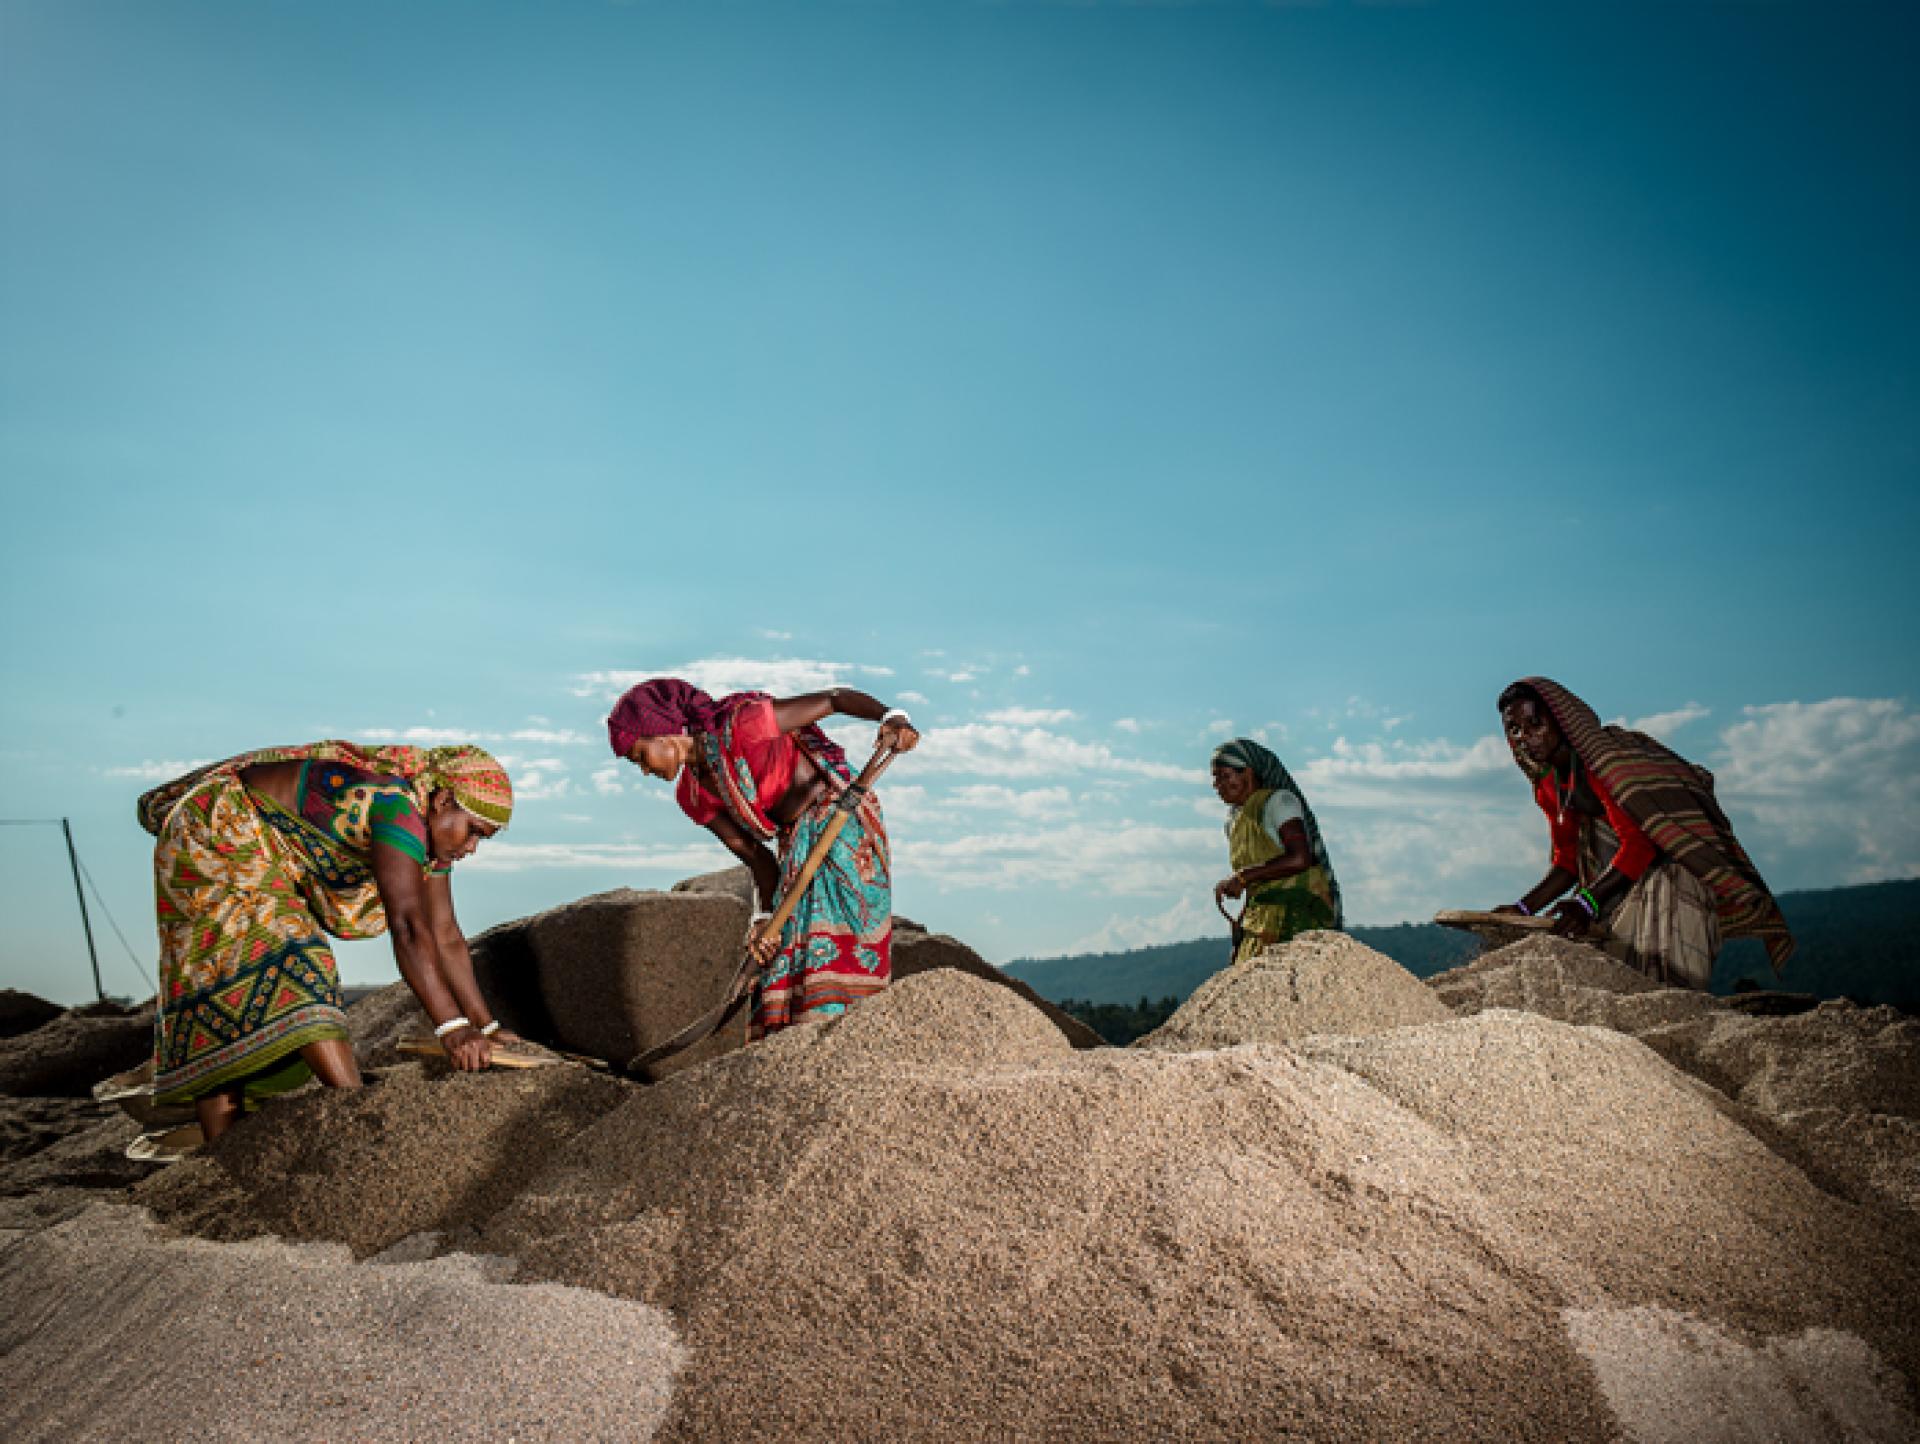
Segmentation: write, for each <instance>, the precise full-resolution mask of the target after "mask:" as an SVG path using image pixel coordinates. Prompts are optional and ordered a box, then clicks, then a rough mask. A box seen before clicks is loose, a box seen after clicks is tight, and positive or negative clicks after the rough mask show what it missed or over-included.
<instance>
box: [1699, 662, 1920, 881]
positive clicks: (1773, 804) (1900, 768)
mask: <svg viewBox="0 0 1920 1444" xmlns="http://www.w3.org/2000/svg"><path fill="white" fill-rule="evenodd" d="M1741 716H1742V718H1743V720H1742V721H1739V722H1736V723H1734V724H1733V725H1732V726H1730V727H1728V728H1726V729H1725V730H1724V731H1723V732H1721V734H1720V744H1721V745H1720V750H1719V752H1718V753H1717V754H1716V755H1715V756H1714V757H1713V758H1711V759H1710V761H1711V762H1712V763H1713V764H1714V766H1715V770H1716V773H1717V789H1716V790H1717V791H1718V793H1719V796H1720V800H1721V803H1722V805H1723V806H1724V807H1725V808H1726V809H1727V812H1728V814H1729V816H1730V817H1731V818H1732V820H1733V823H1734V826H1735V828H1736V829H1737V830H1738V831H1739V833H1740V839H1741V841H1742V842H1743V843H1745V844H1746V847H1747V850H1748V851H1749V852H1751V853H1753V855H1754V858H1755V860H1756V861H1757V862H1759V863H1760V864H1761V868H1762V871H1763V872H1765V873H1766V875H1767V879H1768V881H1769V882H1772V883H1774V884H1775V885H1776V886H1781V887H1807V886H1830V885H1832V884H1833V883H1835V882H1872V881H1877V880H1879V879H1882V878H1890V877H1915V876H1920V714H1916V713H1915V712H1914V711H1913V710H1912V709H1911V708H1910V707H1908V706H1907V704H1906V703H1904V702H1900V701H1896V700H1894V699H1892V698H1859V697H1833V698H1829V699H1827V700H1826V701H1824V702H1779V703H1772V704H1769V705H1766V706H1760V707H1746V708H1743V709H1742V710H1741ZM1776 872H1778V874H1779V875H1778V876H1776V875H1775V874H1776Z"/></svg>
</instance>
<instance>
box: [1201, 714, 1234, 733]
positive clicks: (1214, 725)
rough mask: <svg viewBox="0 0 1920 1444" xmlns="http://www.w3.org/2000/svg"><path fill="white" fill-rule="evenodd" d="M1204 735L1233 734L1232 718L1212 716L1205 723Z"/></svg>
mask: <svg viewBox="0 0 1920 1444" xmlns="http://www.w3.org/2000/svg"><path fill="white" fill-rule="evenodd" d="M1206 735H1207V736H1209V737H1231V736H1233V719H1232V718H1231V717H1216V718H1214V719H1213V720H1212V721H1211V722H1209V723H1208V724H1207V731H1206Z"/></svg>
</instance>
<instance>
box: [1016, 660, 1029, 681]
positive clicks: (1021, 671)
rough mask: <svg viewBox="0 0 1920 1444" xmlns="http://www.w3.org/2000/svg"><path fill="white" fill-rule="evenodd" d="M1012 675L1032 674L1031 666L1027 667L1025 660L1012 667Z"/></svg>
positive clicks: (1023, 675)
mask: <svg viewBox="0 0 1920 1444" xmlns="http://www.w3.org/2000/svg"><path fill="white" fill-rule="evenodd" d="M1013 675H1014V676H1016V677H1031V676H1032V675H1033V668H1031V667H1029V666H1028V665H1027V664H1026V663H1025V662H1022V663H1021V664H1020V665H1019V666H1018V667H1015V668H1014V669H1013Z"/></svg>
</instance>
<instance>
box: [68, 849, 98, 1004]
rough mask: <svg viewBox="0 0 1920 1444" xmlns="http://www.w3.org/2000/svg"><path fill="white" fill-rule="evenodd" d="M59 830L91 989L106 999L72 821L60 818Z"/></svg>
mask: <svg viewBox="0 0 1920 1444" xmlns="http://www.w3.org/2000/svg"><path fill="white" fill-rule="evenodd" d="M60 830H61V831H62V832H64V833H65V834H66V835H67V861H68V862H69V863H71V864H72V865H73V892H74V896H75V897H77V898H79V899H80V926H81V927H83V928H85V929H86V930H87V957H88V958H89V959H90V960H91V961H92V963H93V990H94V992H96V993H98V994H99V995H100V1001H101V1002H103V1003H104V1002H106V1001H107V990H106V988H105V987H104V986H103V985H102V984H101V982H100V955H99V954H98V953H97V952H95V951H94V950H93V920H92V919H91V918H89V917H88V916H87V894H86V892H85V890H84V889H82V888H81V886H80V854H79V853H77V852H75V851H74V850H73V823H72V822H70V821H69V820H68V819H66V818H64V817H63V818H61V819H60Z"/></svg>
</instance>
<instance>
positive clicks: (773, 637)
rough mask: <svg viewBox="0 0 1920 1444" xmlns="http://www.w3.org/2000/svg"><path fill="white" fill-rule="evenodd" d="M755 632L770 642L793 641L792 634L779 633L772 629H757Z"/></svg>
mask: <svg viewBox="0 0 1920 1444" xmlns="http://www.w3.org/2000/svg"><path fill="white" fill-rule="evenodd" d="M753 630H754V631H755V632H756V633H758V634H759V635H760V636H762V637H764V638H766V639H767V640H768V641H769V642H791V641H792V640H793V633H792V632H778V631H775V630H774V629H773V628H772V627H755V628H754V629H753Z"/></svg>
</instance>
